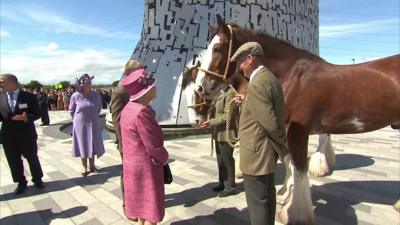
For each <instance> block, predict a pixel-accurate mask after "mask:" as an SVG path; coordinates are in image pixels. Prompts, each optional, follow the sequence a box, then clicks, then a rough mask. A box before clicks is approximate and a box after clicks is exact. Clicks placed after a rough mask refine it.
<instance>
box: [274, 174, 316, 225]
mask: <svg viewBox="0 0 400 225" xmlns="http://www.w3.org/2000/svg"><path fill="white" fill-rule="evenodd" d="M279 218H280V220H281V222H282V223H283V224H302V225H303V224H304V225H313V224H315V220H314V212H313V206H312V202H311V191H310V182H309V180H308V175H307V172H306V171H298V170H297V169H295V170H294V188H293V194H292V196H291V198H290V200H289V202H288V203H287V204H286V205H284V206H283V208H282V210H281V211H280V212H279Z"/></svg>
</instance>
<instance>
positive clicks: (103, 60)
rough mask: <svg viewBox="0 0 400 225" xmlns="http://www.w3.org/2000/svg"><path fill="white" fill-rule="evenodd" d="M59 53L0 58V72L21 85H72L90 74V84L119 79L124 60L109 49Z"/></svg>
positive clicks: (117, 53) (3, 56) (107, 82)
mask: <svg viewBox="0 0 400 225" xmlns="http://www.w3.org/2000/svg"><path fill="white" fill-rule="evenodd" d="M58 51H59V52H58V55H57V57H54V56H42V57H39V56H37V55H28V54H26V55H24V54H13V55H2V56H1V58H2V60H1V62H0V68H1V71H0V73H12V74H15V75H16V76H17V77H18V79H19V81H20V82H21V83H27V82H29V81H31V80H38V81H39V82H41V83H43V84H54V83H57V82H59V81H62V80H68V81H70V82H74V80H75V78H77V77H79V76H80V75H81V74H83V73H89V74H90V75H93V76H95V78H94V80H93V83H95V84H96V83H97V84H111V83H112V82H113V81H115V80H118V79H119V78H120V76H121V74H122V72H123V68H124V65H125V63H126V60H127V59H126V58H122V57H121V54H120V53H119V52H115V51H112V50H108V51H98V50H94V49H84V50H82V51H78V52H70V51H62V50H58Z"/></svg>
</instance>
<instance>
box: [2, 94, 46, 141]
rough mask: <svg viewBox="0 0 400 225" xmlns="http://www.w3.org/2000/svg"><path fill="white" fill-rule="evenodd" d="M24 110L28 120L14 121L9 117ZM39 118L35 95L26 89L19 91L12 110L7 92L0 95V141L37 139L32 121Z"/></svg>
mask: <svg viewBox="0 0 400 225" xmlns="http://www.w3.org/2000/svg"><path fill="white" fill-rule="evenodd" d="M23 112H26V114H27V115H28V121H27V122H24V121H14V120H11V117H13V116H15V115H19V114H22V113H23ZM39 118H40V109H39V105H38V102H37V99H36V96H35V95H34V94H32V93H29V92H26V91H22V90H20V91H19V94H18V98H17V102H16V104H15V109H14V112H11V109H10V107H9V105H8V100H7V93H2V94H1V95H0V121H2V125H1V129H0V141H3V142H4V141H21V142H24V141H28V140H29V141H32V140H36V139H37V133H36V129H35V124H34V121H35V120H37V119H39ZM3 142H2V143H3Z"/></svg>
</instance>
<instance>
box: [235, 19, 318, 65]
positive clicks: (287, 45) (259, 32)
mask: <svg viewBox="0 0 400 225" xmlns="http://www.w3.org/2000/svg"><path fill="white" fill-rule="evenodd" d="M229 25H230V26H231V27H232V28H238V29H239V30H241V31H242V32H245V33H246V34H249V33H251V34H254V35H255V36H259V37H264V38H266V39H268V40H270V42H271V46H283V47H285V48H288V49H295V50H297V51H298V52H299V53H301V54H302V55H305V56H308V57H311V58H317V59H319V60H323V59H322V58H321V57H319V56H317V55H315V54H313V53H311V52H308V51H306V50H304V49H301V48H298V47H296V46H294V45H293V44H291V43H290V42H288V41H286V40H281V39H279V38H277V37H274V36H271V35H270V34H268V33H266V32H264V31H262V30H251V29H248V28H243V27H241V26H239V25H238V24H236V23H229Z"/></svg>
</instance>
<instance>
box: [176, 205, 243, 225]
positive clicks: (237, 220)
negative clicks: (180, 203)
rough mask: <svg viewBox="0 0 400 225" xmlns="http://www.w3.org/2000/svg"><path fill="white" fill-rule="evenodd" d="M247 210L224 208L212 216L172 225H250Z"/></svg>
mask: <svg viewBox="0 0 400 225" xmlns="http://www.w3.org/2000/svg"><path fill="white" fill-rule="evenodd" d="M248 218H249V216H248V211H247V208H245V209H243V210H240V211H239V210H238V209H237V208H222V209H218V210H216V211H215V212H214V213H213V214H211V215H205V216H196V217H193V218H191V219H187V220H181V221H177V222H172V223H171V225H192V224H210V225H215V224H229V225H248V224H250V222H249V221H248Z"/></svg>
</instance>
